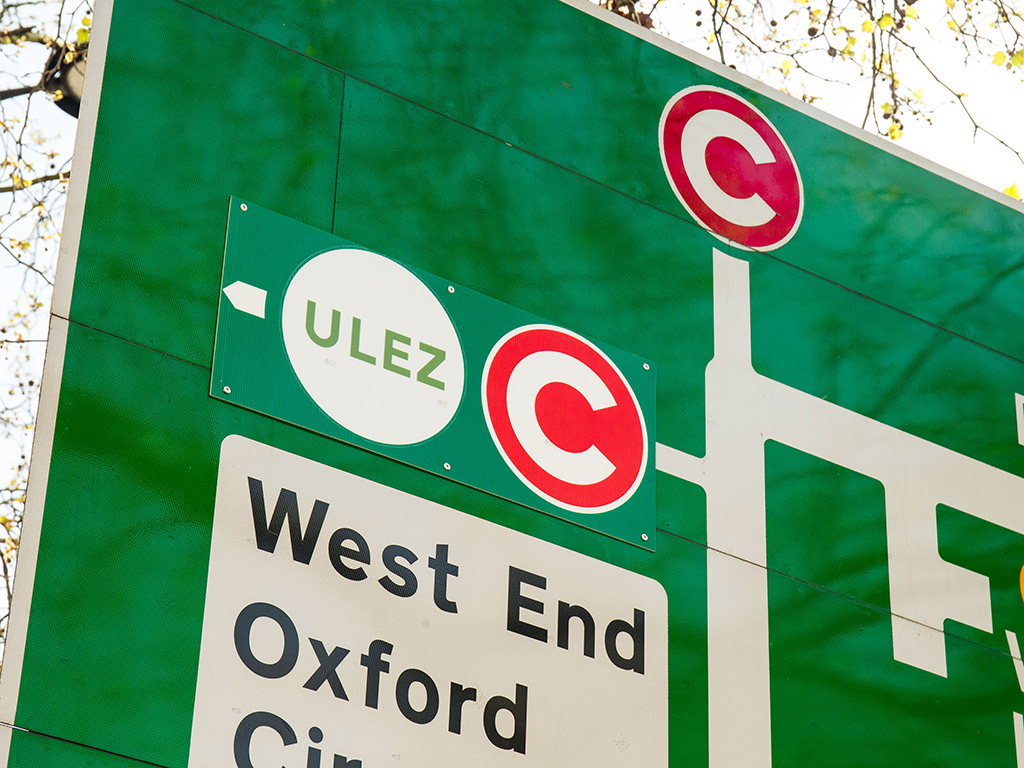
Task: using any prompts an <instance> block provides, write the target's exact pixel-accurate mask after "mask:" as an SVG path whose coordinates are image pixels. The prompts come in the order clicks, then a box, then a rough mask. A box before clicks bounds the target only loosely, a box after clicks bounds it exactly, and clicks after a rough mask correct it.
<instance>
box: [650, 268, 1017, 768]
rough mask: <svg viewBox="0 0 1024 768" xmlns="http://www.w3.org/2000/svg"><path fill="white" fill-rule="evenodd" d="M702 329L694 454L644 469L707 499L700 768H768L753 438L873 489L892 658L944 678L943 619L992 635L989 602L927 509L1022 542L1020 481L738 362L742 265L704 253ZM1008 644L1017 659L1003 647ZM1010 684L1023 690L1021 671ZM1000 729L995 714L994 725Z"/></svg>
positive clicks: (744, 321)
mask: <svg viewBox="0 0 1024 768" xmlns="http://www.w3.org/2000/svg"><path fill="white" fill-rule="evenodd" d="M714 329H715V334H714V337H715V342H714V343H715V346H714V357H713V358H712V360H711V362H710V363H709V365H708V368H707V372H706V398H707V399H706V408H707V414H706V423H707V455H706V456H704V457H703V458H698V457H695V456H692V455H689V454H686V453H683V452H681V451H678V450H675V449H673V448H670V447H668V446H665V445H661V444H659V445H658V446H657V448H656V451H657V452H656V466H657V468H658V470H660V471H662V472H666V473H668V474H671V475H674V476H676V477H680V478H682V479H684V480H689V481H691V482H693V483H697V484H698V485H700V486H701V487H703V488H704V490H705V492H706V493H707V532H708V533H707V543H708V547H709V549H708V689H709V690H708V694H709V716H708V717H709V731H710V733H709V742H710V760H709V765H710V768H735V766H740V765H742V766H745V768H768V766H770V765H771V760H772V758H771V695H770V675H769V640H768V572H767V570H766V565H767V562H766V560H767V556H766V524H765V464H764V445H765V442H766V441H767V440H774V441H777V442H779V443H782V444H784V445H788V446H790V447H792V448H796V449H798V450H800V451H803V452H805V453H809V454H811V455H814V456H817V457H819V458H821V459H825V460H826V461H830V462H833V463H835V464H838V465H839V466H842V467H846V468H848V469H852V470H854V471H856V472H859V473H861V474H863V475H867V476H868V477H872V478H875V479H876V480H879V481H880V482H881V483H882V485H883V486H884V488H885V520H886V538H887V543H888V565H889V590H890V603H891V610H892V614H893V617H892V639H893V657H894V658H895V659H896V660H897V661H900V662H903V663H905V664H910V665H912V666H914V667H917V668H919V669H922V670H925V671H927V672H931V673H933V674H935V675H941V676H943V677H945V676H946V650H945V635H944V634H943V632H942V627H943V622H944V621H945V620H946V619H954V620H956V621H959V622H961V623H963V624H967V625H969V626H972V627H975V628H977V629H980V630H983V631H986V632H992V605H991V600H990V596H989V584H988V578H987V577H986V576H983V575H982V574H979V573H975V572H973V571H970V570H967V569H965V568H961V567H959V566H957V565H953V564H952V563H949V562H946V561H945V560H943V559H942V557H941V556H940V555H939V551H938V533H937V523H936V506H937V505H938V504H946V505H949V506H951V507H954V508H955V509H957V510H960V511H962V512H965V513H967V514H970V515H973V516H975V517H977V518H979V519H982V520H985V521H987V522H990V523H993V524H995V525H998V526H1001V527H1003V528H1006V529H1008V530H1011V531H1015V532H1017V533H1021V534H1024V514H1022V510H1021V499H1024V479H1022V478H1020V477H1017V476H1015V475H1012V474H1010V473H1008V472H1004V471H1002V470H999V469H996V468H994V467H991V466H988V465H987V464H983V463H982V462H980V461H976V460H974V459H971V458H969V457H967V456H963V455H961V454H958V453H955V452H953V451H950V450H948V449H946V448H943V447H941V446H938V445H935V444H934V443H930V442H928V441H926V440H922V439H921V438H918V437H915V436H913V435H910V434H907V433H906V432H901V431H900V430H898V429H894V428H893V427H889V426H887V425H885V424H882V423H880V422H877V421H873V420H872V419H869V418H867V417H866V416H862V415H860V414H857V413H854V412H853V411H849V410H846V409H844V408H841V407H839V406H837V405H835V404H834V403H830V402H828V401H825V400H821V399H819V398H816V397H813V396H812V395H808V394H807V393H805V392H801V391H799V390H796V389H793V388H791V387H788V386H786V385H784V384H780V383H779V382H777V381H773V380H772V379H769V378H766V377H764V376H761V375H760V374H758V373H757V372H756V371H755V370H754V368H753V366H752V364H751V347H750V277H749V265H748V264H747V262H745V261H742V260H740V259H736V258H734V257H731V256H728V255H726V254H724V253H722V252H720V251H718V250H717V249H715V250H714ZM723 553H729V554H728V555H726V554H723ZM730 555H731V556H730ZM744 561H747V562H744ZM1007 635H1008V641H1009V643H1010V649H1011V651H1012V653H1013V656H1015V657H1018V659H1015V663H1016V662H1017V661H1018V660H1019V655H1020V654H1019V649H1018V648H1017V647H1016V644H1017V643H1016V638H1015V637H1013V636H1012V633H1007ZM1021 682H1022V686H1021V688H1022V690H1024V675H1022V677H1021ZM1012 720H1013V727H1014V732H1015V734H1016V737H1017V752H1018V760H1017V763H1018V766H1022V767H1024V720H1022V718H1021V716H1020V715H1019V714H1017V713H1013V718H1012ZM1010 721H1011V717H1010V713H1009V712H1008V713H1007V727H1010Z"/></svg>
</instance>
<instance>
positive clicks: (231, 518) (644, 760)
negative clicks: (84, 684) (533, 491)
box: [188, 436, 668, 768]
mask: <svg viewBox="0 0 1024 768" xmlns="http://www.w3.org/2000/svg"><path fill="white" fill-rule="evenodd" d="M399 761H400V762H399ZM188 764H189V766H190V768H224V766H232V765H233V766H236V767H237V768H280V767H281V766H284V768H363V767H364V766H365V768H378V767H379V766H395V765H411V766H416V767H417V768H430V767H431V766H436V767H437V768H440V767H441V766H445V767H446V768H447V766H451V765H487V766H502V765H510V766H524V767H528V766H552V765H557V766H566V767H567V768H571V767H572V766H579V768H584V767H586V768H591V767H592V766H595V765H616V766H636V767H637V768H641V767H642V768H649V767H653V768H657V766H663V767H665V766H667V765H668V604H667V597H666V594H665V590H664V589H663V588H662V586H661V585H660V584H659V583H658V582H657V581H655V580H653V579H650V578H648V577H646V576H641V575H639V574H636V573H633V572H630V571H625V570H623V569H621V568H618V567H616V566H613V565H610V564H608V563H604V562H601V561H599V560H595V559H592V558H589V557H585V556H583V555H581V554H579V553H577V552H574V551H571V550H566V549H563V548H561V547H558V546H555V545H553V544H550V543H548V542H545V541H542V540H540V539H536V538H533V537H531V536H527V535H526V534H522V533H519V532H517V531H513V530H510V529H507V528H504V527H502V526H499V525H495V524H493V523H489V522H486V521H484V520H480V519H478V518H475V517H473V516H472V515H469V514H465V513H463V512H459V511H457V510H454V509H450V508H448V507H444V506H441V505H439V504H436V503H433V502H430V501H426V500H424V499H421V498H418V497H415V496H412V495H410V494H407V493H404V492H402V491H399V490H396V489H393V488H389V487H387V486H384V485H380V484H378V483H375V482H371V481H369V480H366V479H363V478H360V477H357V476H355V475H351V474H348V473H346V472H343V471H341V470H338V469H334V468H332V467H327V466H324V465H322V464H318V463H316V462H313V461H310V460H309V459H306V458H303V457H300V456H295V455H292V454H289V453H286V452H284V451H281V450H278V449H276V448H272V447H270V446H266V445H263V444H261V443H257V442H254V441H252V440H248V439H246V438H243V437H240V436H230V437H228V438H226V439H225V441H224V443H223V444H222V446H221V459H220V468H219V474H218V480H217V498H216V508H215V513H214V525H213V540H212V545H211V552H210V574H209V581H208V586H207V596H206V606H205V613H204V618H203V634H202V641H201V650H200V658H199V674H198V682H197V690H196V704H195V711H194V715H193V726H192V740H191V746H190V753H189V763H188Z"/></svg>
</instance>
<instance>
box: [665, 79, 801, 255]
mask: <svg viewBox="0 0 1024 768" xmlns="http://www.w3.org/2000/svg"><path fill="white" fill-rule="evenodd" d="M659 139H660V143H661V162H662V164H663V165H664V167H665V173H666V175H667V176H668V179H669V182H671V184H672V189H673V190H674V191H675V193H676V197H678V198H679V202H681V203H682V204H683V206H684V207H685V208H686V210H687V211H689V212H690V215H691V216H693V217H694V218H695V219H696V220H697V222H698V223H699V224H700V225H701V226H703V227H704V228H706V229H707V230H709V231H710V232H711V233H712V234H713V235H715V236H717V237H718V238H720V239H722V240H725V241H728V242H732V243H735V244H737V245H739V246H741V247H742V248H746V249H747V250H774V249H775V248H778V247H779V246H780V245H783V244H784V243H786V242H787V241H788V240H789V239H790V238H791V237H792V236H793V235H794V234H795V233H796V230H797V227H798V226H799V225H800V219H801V217H802V216H803V208H804V195H803V183H802V182H801V180H800V172H799V171H798V170H797V167H796V161H795V160H794V159H793V154H792V152H790V151H789V147H788V146H786V142H785V141H783V140H782V136H780V135H779V132H778V131H777V130H775V127H774V126H773V125H772V124H771V123H769V122H768V118H766V117H765V116H764V115H763V114H761V112H760V111H759V110H758V109H757V108H755V107H754V106H753V105H752V104H750V103H749V102H747V101H745V100H743V99H741V98H740V97H739V96H737V95H736V94H734V93H731V92H729V91H725V90H722V89H721V88H713V87H711V86H694V87H692V88H687V89H685V90H683V91H680V92H679V93H677V94H676V95H675V96H673V97H672V98H671V99H669V101H668V104H667V105H666V106H665V110H664V112H662V115H661V126H660V131H659Z"/></svg>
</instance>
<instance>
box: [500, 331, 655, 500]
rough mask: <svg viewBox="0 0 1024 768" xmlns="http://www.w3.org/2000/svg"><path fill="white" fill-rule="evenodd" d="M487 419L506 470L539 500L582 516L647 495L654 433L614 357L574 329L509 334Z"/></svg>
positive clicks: (502, 353) (503, 348) (506, 336)
mask: <svg viewBox="0 0 1024 768" xmlns="http://www.w3.org/2000/svg"><path fill="white" fill-rule="evenodd" d="M482 389H483V393H482V394H483V406H484V417H485V418H486V420H487V428H488V429H489V430H490V433H491V438H492V439H493V440H494V444H495V445H496V446H497V448H498V451H499V452H500V453H501V456H502V458H503V459H504V460H505V463H506V464H508V466H509V468H511V470H512V471H513V472H514V473H515V474H516V475H517V476H518V477H519V479H520V480H522V481H523V482H524V483H525V484H526V485H527V486H528V487H529V488H530V489H531V490H532V491H533V492H534V493H536V494H537V495H539V496H541V497H542V498H544V499H547V500H548V501H550V502H551V503H552V504H554V505H556V506H558V507H561V508H562V509H567V510H569V511H572V512H584V513H596V512H607V511H609V510H612V509H615V508H616V507H618V506H619V505H621V504H623V503H624V502H625V501H626V500H627V499H629V498H630V496H632V495H633V492H634V491H636V489H637V488H638V487H639V485H640V482H641V480H643V476H644V471H645V469H646V467H647V428H646V426H645V425H644V419H643V414H642V413H641V411H640V404H639V403H638V402H637V399H636V395H634V394H633V390H632V389H631V388H630V386H629V383H628V382H627V381H626V379H625V377H624V376H623V375H622V373H621V372H620V371H619V369H618V368H616V367H615V364H614V363H612V361H611V360H609V359H608V357H607V356H606V355H605V354H604V353H603V352H601V350H599V349H598V348H597V347H595V346H594V345H593V344H591V343H590V342H589V341H586V340H585V339H583V338H581V337H580V336H577V335H576V334H574V333H571V332H570V331H567V330H565V329H564V328H557V327H555V326H550V325H527V326H523V327H522V328H517V329H516V330H514V331H512V332H511V333H508V334H506V335H505V336H504V337H503V338H502V339H501V340H500V341H499V342H498V343H497V344H495V346H494V349H492V350H491V353H490V355H489V356H488V358H487V362H486V364H485V365H484V371H483V385H482Z"/></svg>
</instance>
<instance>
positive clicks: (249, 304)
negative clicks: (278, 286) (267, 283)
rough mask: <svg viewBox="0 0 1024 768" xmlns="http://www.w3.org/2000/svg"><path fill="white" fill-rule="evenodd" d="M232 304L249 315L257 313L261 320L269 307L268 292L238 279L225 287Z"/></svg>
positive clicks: (225, 293) (225, 292)
mask: <svg viewBox="0 0 1024 768" xmlns="http://www.w3.org/2000/svg"><path fill="white" fill-rule="evenodd" d="M224 295H225V296H227V297H228V301H230V302H231V306H233V307H234V308H235V309H237V310H239V311H240V312H245V313H246V314H248V315H255V316H256V317H258V318H260V319H261V320H262V319H264V318H265V315H266V308H267V292H266V291H264V290H263V289H262V288H257V287H256V286H255V285H249V284H248V283H243V282H242V281H241V280H236V281H235V282H233V283H232V284H231V285H229V286H228V287H227V288H225V289H224Z"/></svg>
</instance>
